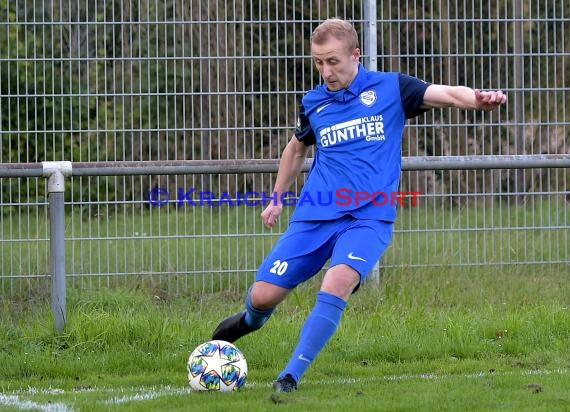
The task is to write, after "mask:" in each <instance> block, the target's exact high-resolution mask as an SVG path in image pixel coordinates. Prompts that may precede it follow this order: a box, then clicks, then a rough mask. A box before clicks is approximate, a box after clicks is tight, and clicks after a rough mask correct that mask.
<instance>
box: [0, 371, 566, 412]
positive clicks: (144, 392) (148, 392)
mask: <svg viewBox="0 0 570 412" xmlns="http://www.w3.org/2000/svg"><path fill="white" fill-rule="evenodd" d="M568 373H570V370H568V369H562V368H557V369H537V370H530V371H518V372H517V371H505V372H500V371H488V372H477V373H469V374H452V373H450V374H430V373H422V374H415V375H412V374H406V375H385V376H376V377H371V378H365V379H362V378H339V379H334V380H329V379H327V380H318V381H313V380H307V381H306V383H308V384H311V385H330V384H344V385H346V384H358V383H376V382H381V381H392V382H393V381H408V380H439V379H453V378H468V379H480V378H485V377H491V376H513V375H520V376H540V375H565V374H568ZM270 386H271V383H267V382H263V383H262V382H255V381H249V382H248V383H247V384H246V387H252V388H255V387H270ZM76 392H77V391H74V393H76ZM89 392H108V393H111V394H112V393H113V392H115V393H117V392H120V393H126V392H127V393H128V392H134V394H132V395H124V396H113V397H111V398H109V399H106V400H101V401H99V403H103V404H106V405H119V404H123V403H127V402H139V401H147V400H152V399H156V398H159V397H163V396H175V395H188V394H190V393H192V392H193V391H192V389H190V388H189V387H181V388H180V387H179V388H173V387H171V386H169V385H167V386H162V387H158V388H157V387H155V386H152V387H138V388H118V389H117V390H113V389H98V388H96V387H92V388H90V389H89ZM66 393H67V392H66V391H65V390H63V389H57V388H47V389H41V388H34V387H31V386H30V387H28V388H27V389H20V390H18V391H14V392H12V394H11V395H5V394H2V393H0V405H5V406H14V407H16V408H19V409H20V410H32V409H35V410H41V411H45V412H73V409H72V408H71V407H69V406H68V405H66V404H63V403H49V404H42V403H38V402H33V401H27V400H21V399H20V397H19V396H17V395H16V394H20V395H22V394H33V395H35V394H43V395H63V394H66Z"/></svg>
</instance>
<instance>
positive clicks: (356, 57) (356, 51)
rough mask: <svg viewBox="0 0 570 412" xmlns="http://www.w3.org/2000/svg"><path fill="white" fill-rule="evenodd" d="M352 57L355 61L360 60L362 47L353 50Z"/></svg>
mask: <svg viewBox="0 0 570 412" xmlns="http://www.w3.org/2000/svg"><path fill="white" fill-rule="evenodd" d="M352 58H353V59H354V61H355V62H358V61H359V60H360V49H359V48H358V47H357V48H356V49H354V51H353V52H352Z"/></svg>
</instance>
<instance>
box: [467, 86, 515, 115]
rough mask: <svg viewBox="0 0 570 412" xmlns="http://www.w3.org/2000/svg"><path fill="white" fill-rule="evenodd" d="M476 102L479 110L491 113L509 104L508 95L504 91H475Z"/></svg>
mask: <svg viewBox="0 0 570 412" xmlns="http://www.w3.org/2000/svg"><path fill="white" fill-rule="evenodd" d="M475 102H476V104H477V108H478V109H479V110H485V111H490V110H493V109H494V108H496V107H498V106H500V105H502V104H504V103H506V102H507V95H506V94H504V93H503V91H502V90H496V91H485V92H483V91H481V90H479V89H475Z"/></svg>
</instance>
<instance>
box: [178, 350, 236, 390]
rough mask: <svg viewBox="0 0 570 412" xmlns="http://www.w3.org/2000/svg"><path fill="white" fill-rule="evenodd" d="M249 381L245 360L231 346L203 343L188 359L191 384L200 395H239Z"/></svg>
mask: <svg viewBox="0 0 570 412" xmlns="http://www.w3.org/2000/svg"><path fill="white" fill-rule="evenodd" d="M246 379H247V362H246V360H245V357H244V356H243V353H242V352H241V351H240V350H239V349H238V348H237V347H236V346H235V345H233V344H231V343H229V342H226V341H223V340H211V341H209V342H205V343H202V344H201V345H198V347H197V348H196V349H194V351H193V352H192V353H191V354H190V357H189V358H188V383H190V387H191V388H192V389H194V390H196V391H218V392H230V391H237V390H239V389H240V388H241V387H243V386H244V385H245V381H246Z"/></svg>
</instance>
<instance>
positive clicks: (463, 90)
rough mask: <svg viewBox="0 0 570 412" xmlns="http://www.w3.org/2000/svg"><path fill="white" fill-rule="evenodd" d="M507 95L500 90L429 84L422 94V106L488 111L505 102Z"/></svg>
mask: <svg viewBox="0 0 570 412" xmlns="http://www.w3.org/2000/svg"><path fill="white" fill-rule="evenodd" d="M506 101H507V95H506V94H505V93H503V92H502V91H501V90H493V91H481V90H479V89H472V88H470V87H465V86H447V85H441V84H432V85H430V86H429V87H428V88H427V90H426V92H425V95H424V101H423V105H422V106H423V107H424V108H426V109H427V108H436V107H456V108H458V109H472V110H484V111H490V110H493V109H495V108H496V107H498V106H500V105H502V104H504V103H506Z"/></svg>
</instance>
